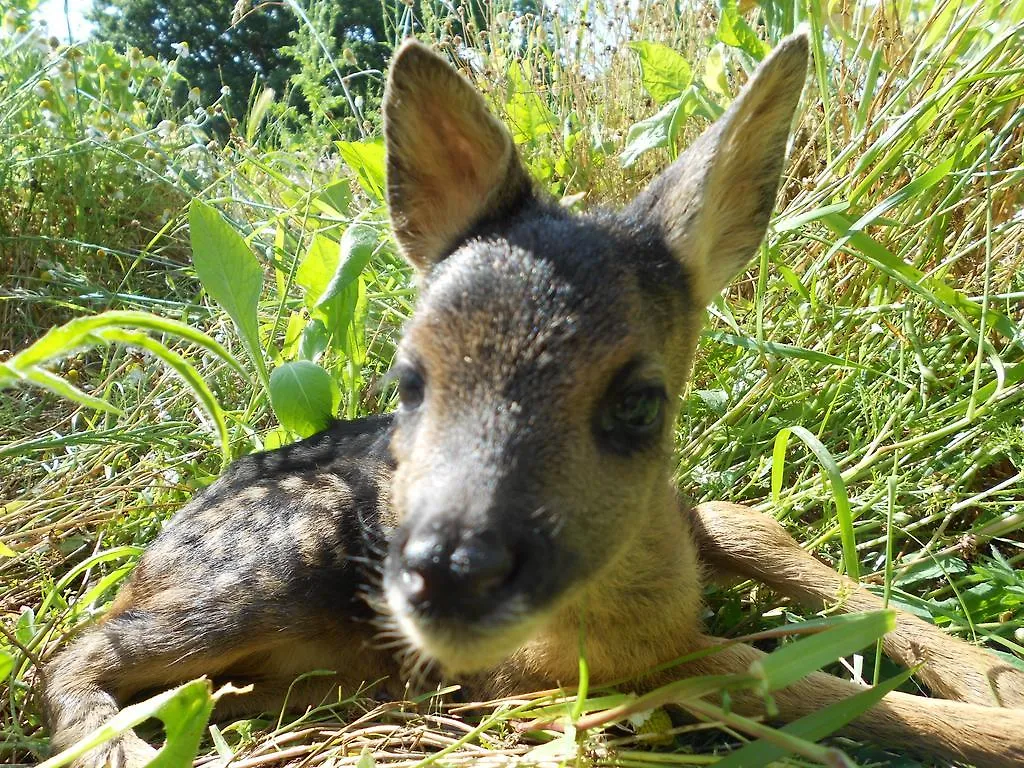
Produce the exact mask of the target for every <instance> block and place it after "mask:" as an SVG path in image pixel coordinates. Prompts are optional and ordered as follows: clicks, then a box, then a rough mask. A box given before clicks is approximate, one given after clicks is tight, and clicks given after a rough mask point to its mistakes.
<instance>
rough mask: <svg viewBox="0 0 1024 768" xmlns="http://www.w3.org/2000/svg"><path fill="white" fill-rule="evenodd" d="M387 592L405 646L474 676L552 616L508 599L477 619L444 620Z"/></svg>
mask: <svg viewBox="0 0 1024 768" xmlns="http://www.w3.org/2000/svg"><path fill="white" fill-rule="evenodd" d="M386 596H387V603H388V609H389V613H390V614H391V616H392V618H393V619H394V622H395V624H396V625H397V628H398V631H399V632H400V634H401V637H402V639H403V640H404V641H405V643H406V644H407V647H409V648H411V649H412V650H413V651H415V652H416V653H417V654H419V655H420V656H421V657H424V658H427V659H430V660H431V661H433V662H435V663H436V664H438V665H439V666H440V667H441V668H442V669H443V670H444V671H445V672H446V673H448V674H470V673H475V672H482V671H485V670H487V669H491V668H493V667H495V666H497V665H498V664H500V663H501V662H503V661H505V660H506V659H507V658H508V657H509V656H511V655H512V654H513V653H515V652H516V651H517V650H519V648H521V647H522V646H523V645H525V644H526V643H528V642H529V641H530V640H532V639H533V638H534V637H535V636H536V635H537V634H538V633H539V632H540V630H541V629H542V628H543V626H544V625H545V623H546V622H547V620H548V619H549V617H550V611H548V610H544V611H539V612H538V611H536V610H530V609H528V608H527V607H526V605H525V603H526V601H525V600H522V599H512V600H508V599H506V600H505V601H504V602H503V604H502V605H500V606H496V607H495V610H494V611H493V612H492V613H491V614H489V615H487V616H486V617H482V618H480V619H477V620H465V619H462V618H445V619H443V620H442V619H437V618H431V617H427V616H423V615H420V614H418V613H417V612H416V611H415V610H414V609H413V608H412V607H411V606H410V605H409V604H408V602H407V601H406V600H405V599H404V598H403V597H402V595H401V594H400V593H399V592H398V591H397V590H394V589H387V590H386Z"/></svg>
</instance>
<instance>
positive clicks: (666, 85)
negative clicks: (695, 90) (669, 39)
mask: <svg viewBox="0 0 1024 768" xmlns="http://www.w3.org/2000/svg"><path fill="white" fill-rule="evenodd" d="M629 47H630V48H631V49H632V50H633V51H635V52H636V55H637V58H638V59H639V60H640V77H641V82H642V83H643V86H644V89H645V90H646V91H647V93H649V94H650V95H651V98H652V99H654V101H655V102H656V103H657V104H659V105H661V104H665V103H666V102H669V101H671V100H672V99H675V98H678V97H679V96H680V95H682V93H683V91H685V90H686V89H687V88H689V86H690V83H692V82H693V70H692V69H691V68H690V62H688V61H687V60H686V59H684V58H683V57H682V56H681V55H680V54H678V53H676V52H675V51H673V50H672V49H671V48H669V47H668V46H667V45H662V44H661V43H650V42H646V41H642V42H637V43H630V44H629Z"/></svg>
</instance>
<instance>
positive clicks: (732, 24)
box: [715, 0, 770, 61]
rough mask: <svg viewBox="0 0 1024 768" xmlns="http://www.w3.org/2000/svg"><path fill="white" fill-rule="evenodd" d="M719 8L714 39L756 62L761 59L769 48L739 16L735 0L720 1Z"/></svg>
mask: <svg viewBox="0 0 1024 768" xmlns="http://www.w3.org/2000/svg"><path fill="white" fill-rule="evenodd" d="M719 8H720V15H719V17H718V31H717V33H716V34H715V37H717V38H718V39H719V40H721V41H722V42H723V43H725V44H726V45H731V46H732V47H734V48H739V49H741V50H743V51H744V52H746V53H748V54H750V55H751V56H752V57H753V58H754V59H755V60H757V61H760V60H761V59H763V58H764V57H765V56H766V55H767V54H768V51H769V50H770V48H769V46H768V44H767V43H765V42H763V41H762V40H761V39H760V38H759V37H758V36H757V33H756V32H754V30H752V29H751V28H750V25H749V24H747V22H746V21H744V19H743V17H742V16H740V12H739V10H738V9H737V8H736V0H720V2H719Z"/></svg>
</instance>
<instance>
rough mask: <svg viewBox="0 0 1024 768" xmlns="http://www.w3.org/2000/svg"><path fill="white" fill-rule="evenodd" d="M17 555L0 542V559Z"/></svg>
mask: <svg viewBox="0 0 1024 768" xmlns="http://www.w3.org/2000/svg"><path fill="white" fill-rule="evenodd" d="M17 556H18V553H17V552H15V551H14V550H13V549H11V548H10V547H8V546H7V545H6V544H4V543H3V542H2V541H0V557H17Z"/></svg>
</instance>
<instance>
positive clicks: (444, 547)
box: [44, 36, 1024, 768]
mask: <svg viewBox="0 0 1024 768" xmlns="http://www.w3.org/2000/svg"><path fill="white" fill-rule="evenodd" d="M806 59H807V41H806V39H805V38H804V37H802V36H795V37H791V38H788V39H787V40H785V41H783V42H782V43H780V45H779V46H778V48H777V50H776V51H775V52H774V53H773V55H772V56H771V57H769V59H768V60H766V62H765V63H764V64H763V65H762V66H761V68H760V69H759V70H758V72H757V73H756V74H755V75H754V76H753V78H752V79H751V82H750V83H749V84H748V87H747V88H746V89H745V90H744V92H743V93H742V94H741V95H740V96H739V97H738V98H737V100H736V101H735V102H734V103H733V105H732V106H731V107H730V109H729V111H728V112H727V113H726V115H725V116H724V117H723V118H722V120H720V121H719V122H718V123H716V124H715V126H713V127H712V128H711V129H709V131H708V132H707V133H705V135H704V136H703V137H701V138H700V139H699V140H698V141H697V142H695V144H694V145H693V146H692V147H691V148H690V149H689V150H688V151H687V152H686V153H685V154H684V155H683V157H681V158H680V160H679V161H677V163H676V164H674V165H673V166H672V167H671V168H669V169H668V170H667V171H666V172H665V173H664V174H662V176H661V177H659V178H658V179H657V180H656V181H655V182H654V183H653V184H652V185H651V187H650V188H649V189H648V190H647V191H646V192H644V193H643V194H642V195H640V196H639V197H638V198H637V200H636V201H635V202H634V203H633V204H632V205H631V206H629V207H628V208H627V209H626V210H625V211H623V212H621V213H618V214H611V213H606V214H597V215H595V216H592V217H588V218H578V217H573V216H570V215H569V214H567V213H565V212H564V211H561V210H560V209H559V208H558V207H557V206H555V205H552V204H551V203H549V202H547V201H546V200H545V199H544V198H543V197H542V196H540V195H538V194H537V193H535V192H534V191H532V190H531V188H530V184H529V180H528V178H527V175H526V172H525V171H524V170H523V167H522V165H521V163H520V162H519V160H518V157H517V154H516V150H515V147H514V145H513V143H512V140H511V138H510V136H509V134H508V132H507V131H506V130H505V129H504V128H503V127H502V126H501V125H500V124H499V123H498V122H497V121H496V120H495V119H494V118H493V117H492V116H491V115H490V113H489V112H488V111H487V109H486V107H485V105H484V103H483V101H482V99H481V98H480V97H479V96H478V95H477V94H476V93H475V92H474V90H473V89H472V87H471V86H470V85H469V84H468V83H467V82H465V81H464V80H463V79H462V78H461V77H459V76H458V75H456V74H455V73H454V72H453V70H451V68H450V67H448V65H447V64H446V63H444V62H443V61H442V60H441V59H440V58H438V57H436V56H435V55H434V54H432V53H431V52H430V51H429V50H427V49H426V48H424V47H423V46H420V45H418V44H416V43H407V44H405V45H404V46H403V47H402V48H401V49H400V50H399V51H398V53H397V54H396V57H395V61H394V63H393V65H392V69H391V75H390V78H389V82H388V90H387V96H386V99H385V109H384V111H385V117H386V125H385V133H386V138H387V143H388V195H389V199H390V203H391V211H392V219H393V224H394V230H395V236H396V239H397V241H398V242H399V244H400V246H401V247H402V249H403V251H404V253H405V255H406V257H407V258H408V259H409V261H410V262H411V263H412V264H413V265H415V267H416V268H417V270H418V271H419V277H420V282H421V284H422V286H423V293H422V296H421V299H420V304H419V306H418V308H417V311H416V314H415V316H414V317H413V318H412V320H411V321H410V323H409V324H408V326H407V328H406V331H405V335H404V337H403V340H402V342H401V345H400V348H399V351H398V354H397V358H396V364H395V371H396V377H397V378H398V381H399V391H400V397H401V400H402V405H401V407H400V408H399V410H398V412H397V413H396V414H395V415H394V416H393V417H380V418H376V419H369V420H364V421H359V422H351V423H338V424H336V425H334V426H333V427H331V428H330V429H329V430H327V431H325V432H323V433H321V434H319V435H316V436H314V437H313V438H310V439H309V440H306V441H303V442H301V443H298V444H296V445H294V446H289V447H287V448H284V449H281V450H279V451H275V452H271V453H266V454H257V455H254V456H250V457H247V458H245V459H243V460H241V461H240V462H238V463H236V464H235V465H233V466H232V468H230V469H229V471H228V472H227V473H226V475H225V476H224V477H223V478H221V479H220V480H219V481H218V482H217V483H216V484H214V485H213V486H211V488H209V489H207V491H205V492H204V493H203V494H201V495H200V496H199V497H197V498H196V499H195V500H194V501H193V502H192V503H191V504H190V505H188V506H187V507H186V508H185V509H184V510H182V512H180V513H179V515H178V516H177V517H176V518H175V519H174V520H173V521H172V522H171V523H170V524H168V526H167V527H166V528H165V530H164V532H163V533H162V534H161V536H160V537H159V538H158V539H157V541H156V542H155V543H154V545H153V546H152V547H151V548H150V549H149V550H148V551H147V553H146V555H145V556H144V557H143V559H142V561H141V563H140V564H139V567H138V568H137V570H136V573H135V575H134V577H133V580H132V581H131V583H130V584H129V585H128V587H126V588H125V589H124V591H123V592H122V594H121V596H120V597H119V598H118V600H117V601H116V603H115V604H114V606H113V608H112V609H111V611H110V612H109V613H108V615H107V617H106V618H105V620H104V621H103V622H101V623H100V624H99V625H98V626H96V627H94V628H91V629H89V630H87V631H86V632H85V633H84V634H83V635H82V636H81V638H79V639H78V640H77V641H75V642H74V643H72V644H71V645H70V646H69V647H68V648H67V649H66V650H64V651H63V652H62V653H60V654H59V655H58V656H57V657H56V658H55V659H54V660H53V661H52V662H50V663H49V664H48V665H47V666H46V670H45V673H46V674H45V676H46V688H45V692H44V703H45V706H46V712H47V718H48V721H49V723H50V726H51V728H52V729H53V733H54V746H55V747H57V748H62V747H65V746H67V745H69V744H70V743H72V742H74V741H75V740H77V739H78V738H80V737H81V736H83V735H84V734H86V733H87V732H89V731H90V730H91V729H92V728H94V727H95V726H97V725H98V724H99V723H100V722H102V721H103V720H104V719H106V718H107V717H109V716H110V715H112V714H113V713H114V712H116V711H117V707H118V705H119V704H121V703H123V702H124V701H125V700H126V699H128V698H130V697H131V696H133V695H135V694H137V693H138V692H140V691H142V690H144V689H149V688H152V687H154V686H162V685H169V684H171V683H173V682H177V681H181V680H184V679H188V678H190V677H193V676H196V675H200V674H207V675H211V676H215V677H221V678H226V679H231V680H233V681H236V682H238V683H245V682H253V683H254V690H253V693H252V695H251V696H249V697H248V698H241V699H237V698H236V699H233V700H232V701H233V703H232V704H231V705H230V706H231V707H232V709H233V710H236V711H237V710H241V709H245V708H250V709H255V708H260V707H266V706H273V704H274V702H279V701H280V699H281V697H282V695H283V693H284V691H285V690H287V688H288V686H289V685H290V683H291V682H292V680H293V679H294V677H295V676H296V675H298V674H300V673H301V672H303V671H306V670H309V669H314V668H329V669H335V670H338V672H339V674H338V675H337V677H336V678H333V679H330V680H325V679H324V678H317V679H316V680H314V681H310V682H308V683H307V684H306V685H305V687H304V690H302V691H300V692H299V697H298V700H297V699H295V698H292V699H291V703H292V704H293V705H295V704H301V703H304V702H306V701H315V700H317V697H318V696H322V695H324V693H325V691H328V690H329V689H330V687H331V686H341V687H342V688H344V689H347V690H352V689H354V688H356V687H357V686H358V685H359V684H360V683H362V682H363V681H371V680H375V679H378V678H380V677H384V676H390V677H391V679H392V681H398V680H400V667H401V665H400V664H399V662H398V661H396V659H395V658H394V657H393V656H392V655H391V653H390V652H388V651H386V650H382V649H380V648H379V647H372V646H371V634H372V632H371V628H370V625H369V624H367V623H366V621H365V619H366V618H368V616H365V615H364V614H365V613H368V611H366V607H365V605H364V604H363V602H362V598H363V595H364V593H365V592H369V593H370V600H371V602H372V603H373V604H374V605H375V607H377V608H378V609H380V610H382V611H383V612H384V613H385V614H386V619H385V620H386V621H389V622H390V623H391V625H392V627H391V628H392V630H393V631H395V632H397V634H398V636H399V637H400V638H401V640H402V641H403V642H404V644H405V645H406V646H408V647H410V648H411V649H412V650H413V651H414V652H415V653H416V654H419V655H425V656H427V657H429V658H431V659H433V660H435V661H437V662H438V663H439V665H440V667H441V668H442V669H443V670H444V671H445V672H447V673H448V674H455V675H458V674H459V673H464V675H465V677H464V679H465V680H466V681H468V682H469V683H470V684H471V686H472V688H473V690H474V691H475V692H477V693H479V694H481V695H487V694H500V693H509V692H513V691H515V690H517V689H522V688H537V687H544V688H546V687H550V686H552V685H572V684H574V683H575V682H577V675H578V649H579V638H580V636H581V629H582V630H583V635H584V636H585V638H586V653H587V660H588V663H589V667H590V671H591V675H592V677H593V679H594V680H596V681H598V682H600V681H608V680H613V679H622V678H629V677H635V678H644V679H645V682H643V683H642V684H641V685H642V686H648V687H649V686H651V685H654V684H656V683H658V682H661V681H664V680H665V679H668V678H669V677H670V676H673V675H679V674H728V673H734V672H742V671H745V670H747V669H748V668H749V666H750V664H751V663H752V662H753V661H755V660H756V659H757V658H758V657H759V652H758V651H756V650H755V649H753V648H750V647H747V646H743V645H733V646H728V647H725V648H724V649H719V650H720V652H719V653H715V654H712V655H710V656H707V657H705V658H703V659H701V660H700V661H698V662H693V663H691V664H690V665H688V666H687V667H686V668H684V669H682V670H680V669H676V670H673V671H672V672H671V673H670V674H669V673H664V674H661V675H660V676H654V677H650V676H647V677H644V676H645V674H646V673H647V672H648V671H649V670H650V669H652V668H653V667H655V666H657V665H658V664H661V663H663V662H666V661H668V660H671V659H674V658H677V657H679V656H681V655H684V654H686V653H689V652H692V651H694V650H698V649H702V648H706V647H709V646H719V645H721V643H722V641H720V640H718V639H716V638H712V637H708V636H706V635H704V634H703V632H702V628H701V623H700V614H701V610H702V605H701V582H702V575H703V570H704V569H705V568H710V569H712V570H713V571H715V572H721V573H736V574H739V575H742V576H745V577H753V578H758V579H760V580H762V581H765V582H766V583H768V584H769V585H771V586H772V587H773V588H775V589H777V590H778V591H780V592H781V593H783V594H786V595H789V596H792V597H794V598H795V599H797V600H798V601H800V602H802V603H805V604H809V605H813V606H815V607H818V606H820V605H821V604H823V603H824V604H827V605H831V604H832V603H833V602H835V601H836V600H839V601H840V607H841V608H842V609H844V610H861V609H865V608H875V607H878V600H877V599H876V598H874V597H873V596H871V595H870V594H869V593H867V592H866V591H865V590H863V589H861V588H859V587H858V586H857V585H854V584H852V583H850V582H848V581H846V580H844V579H842V578H840V577H839V576H837V575H836V574H834V573H833V572H832V571H831V570H829V569H828V568H826V567H824V566H823V565H821V564H819V563H817V562H816V561H815V560H814V559H813V558H811V557H810V556H809V555H807V554H806V553H804V552H803V551H802V550H801V549H800V548H799V547H798V546H796V545H795V543H794V542H793V541H792V539H790V538H789V536H788V535H787V534H786V533H785V532H784V531H783V530H782V529H781V528H780V527H779V526H778V525H777V524H776V523H775V522H774V521H772V520H770V519H769V518H766V517H763V516H760V515H756V514H754V513H751V512H749V511H748V510H746V509H744V508H742V507H737V506H735V505H727V504H712V505H702V506H700V507H698V508H697V509H695V510H692V511H689V512H683V511H681V508H680V504H679V503H678V500H677V499H676V495H675V491H674V489H673V488H672V487H671V483H670V479H671V478H670V471H671V467H672V462H671V454H672V432H673V423H674V421H675V416H676V413H677V411H678V407H679V405H678V404H679V398H680V395H681V393H682V391H683V388H684V385H685V382H686V379H687V376H688V374H689V370H690V366H691V363H692V356H693V350H694V346H695V343H696V339H697V334H698V332H699V329H700V325H701V322H702V318H703V308H704V306H705V305H706V304H707V303H708V302H709V301H710V300H711V299H712V298H713V296H714V295H715V293H716V292H717V291H719V290H721V288H722V287H723V286H724V285H725V284H726V282H727V281H728V280H729V278H730V277H731V276H732V275H733V274H735V273H736V272H737V271H738V270H739V269H741V268H742V266H743V265H744V264H745V263H746V261H747V260H748V259H749V257H750V255H751V254H752V253H753V252H754V250H755V248H756V246H757V244H758V243H759V242H760V240H761V238H762V236H763V234H764V231H765V228H766V226H767V222H768V217H769V215H770V212H771V208H772V205H773V201H774V196H775V192H776V189H777V186H778V180H779V175H780V173H781V168H782V162H783V155H784V150H785V143H786V140H787V136H788V132H789V127H790V121H791V119H792V114H793V112H794V110H795V107H796V104H797V101H798V99H799V96H800V91H801V88H802V85H803V81H804V77H805V72H806ZM385 548H386V549H387V554H386V556H385V555H384V552H383V550H384V549H385ZM367 562H370V563H372V564H376V566H377V567H378V568H380V569H381V571H382V573H383V583H381V582H380V578H381V577H380V574H379V573H378V574H376V575H374V574H367V573H366V572H364V569H363V567H362V566H363V564H365V563H367ZM886 651H887V653H889V654H890V655H891V656H892V657H893V658H894V659H896V660H897V661H900V662H902V663H904V664H908V665H914V664H918V663H920V662H922V661H923V662H924V668H923V670H922V672H921V674H920V679H921V680H922V682H923V683H924V684H925V685H927V686H928V687H929V688H931V690H932V691H933V692H934V693H936V694H938V695H943V696H948V697H950V698H952V699H958V700H959V701H941V700H936V699H927V698H923V697H915V696H907V695H904V694H892V695H890V696H888V697H886V699H885V700H884V701H883V702H882V703H881V704H880V705H878V706H877V707H875V708H874V709H872V710H871V711H869V712H868V713H867V714H865V715H864V716H862V717H861V718H860V719H859V720H857V721H856V722H855V723H854V724H853V725H852V726H851V727H850V728H849V732H851V733H853V734H855V735H860V736H863V737H865V738H869V739H871V740H874V741H878V742H880V743H882V744H886V745H889V746H893V747H896V748H901V749H903V748H905V749H910V750H912V751H915V752H918V753H921V754H925V755H932V756H937V757H940V758H960V759H964V760H968V761H971V762H974V763H976V764H978V765H983V766H998V765H1008V764H1014V763H1021V762H1022V761H1024V745H1022V743H1021V740H1020V738H1019V734H1020V733H1021V731H1022V726H1024V709H1014V708H1022V707H1024V674H1022V673H1021V672H1019V671H1017V670H1016V669H1014V668H1012V667H1010V666H1008V665H1006V664H1004V663H1002V662H1000V661H999V660H998V659H996V658H995V657H993V656H990V655H988V654H986V653H985V652H983V651H981V650H979V649H976V648H973V647H971V646H968V645H967V644H965V643H962V642H960V641H957V640H954V639H952V638H950V637H947V636H946V635H944V634H943V633H941V632H940V631H938V630H937V629H935V628H934V627H931V626H930V625H927V624H925V623H923V622H921V621H919V620H917V619H915V618H913V617H910V616H907V615H903V614H901V615H900V618H899V626H898V628H897V630H896V631H895V632H893V633H892V634H891V636H890V637H888V638H887V639H886ZM858 690H860V689H859V688H858V687H857V686H856V685H854V684H852V683H849V682H845V681H842V680H839V679H838V678H834V677H830V676H828V675H824V674H816V675H813V676H811V677H810V678H808V679H806V680H803V681H801V682H799V683H797V684H795V685H794V686H792V687H791V688H789V689H787V690H785V691H782V692H779V693H778V694H777V695H776V697H775V700H776V703H777V704H778V707H779V711H780V715H781V718H782V719H784V720H790V719H794V718H797V717H800V716H802V715H805V714H808V713H811V712H814V711H816V710H818V709H820V708H821V707H823V706H825V705H827V704H829V703H832V702H834V701H837V700H839V699H841V698H844V697H846V696H849V695H851V694H853V693H856V692H857V691H858ZM733 706H734V708H735V709H737V710H739V711H740V712H743V713H747V714H761V710H762V702H761V700H760V699H759V698H758V697H756V696H753V695H744V694H736V695H735V696H734V699H733ZM222 711H223V710H222ZM147 754H150V750H149V747H148V746H147V745H145V744H144V743H143V742H142V741H141V740H139V739H138V738H137V737H136V736H135V735H134V734H129V735H128V736H126V737H124V738H122V739H121V740H118V741H115V742H113V743H111V744H109V745H107V746H105V747H102V748H100V749H99V750H97V751H96V752H95V753H93V754H91V755H89V756H86V757H85V758H83V759H80V760H79V761H78V762H77V766H78V767H79V768H94V767H95V766H101V765H103V764H104V763H105V761H107V760H112V761H113V762H115V763H117V764H120V765H124V766H127V768H134V767H135V766H138V765H140V764H141V763H142V762H143V760H144V758H145V756H146V755H147Z"/></svg>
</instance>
